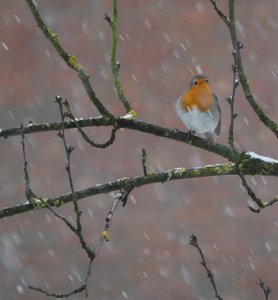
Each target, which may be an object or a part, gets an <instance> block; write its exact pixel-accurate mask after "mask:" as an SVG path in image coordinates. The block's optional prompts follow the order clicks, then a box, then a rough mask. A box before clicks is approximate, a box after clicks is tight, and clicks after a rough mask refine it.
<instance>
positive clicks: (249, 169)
mask: <svg viewBox="0 0 278 300" xmlns="http://www.w3.org/2000/svg"><path fill="white" fill-rule="evenodd" d="M239 170H240V172H241V173H242V174H244V175H270V176H278V161H277V162H266V161H264V160H261V159H258V158H253V157H252V156H251V155H250V154H248V153H246V154H245V155H244V156H243V158H242V161H241V163H240V164H239V165H238V166H236V164H234V163H226V164H216V165H208V166H204V167H199V168H193V169H186V168H173V169H170V170H168V171H164V172H161V173H148V174H147V175H146V176H135V177H129V178H128V177H124V178H121V179H118V180H115V181H111V182H109V183H105V184H98V185H96V186H92V187H89V188H86V189H83V190H80V191H76V192H75V195H76V197H77V199H78V200H80V199H83V198H87V197H90V196H93V195H98V194H106V193H109V192H112V191H116V190H121V189H122V188H123V187H125V186H132V187H142V186H144V185H147V184H153V183H157V182H162V183H163V182H165V181H173V180H178V179H187V178H199V177H210V176H224V175H238V171H239ZM44 199H45V200H46V201H47V203H48V204H49V205H51V206H60V205H62V204H65V203H68V202H71V201H73V199H72V194H71V193H67V194H63V195H61V196H57V197H54V198H50V199H47V198H44ZM276 202H277V201H273V202H272V203H271V204H269V205H268V206H270V205H273V204H274V203H276ZM44 207H45V206H44V205H41V206H40V207H38V208H44ZM38 208H36V209H38ZM31 210H34V207H33V206H32V205H31V204H29V203H24V204H22V205H17V206H15V207H9V208H3V209H2V210H0V218H4V217H9V216H14V215H17V214H20V213H24V212H27V211H31Z"/></svg>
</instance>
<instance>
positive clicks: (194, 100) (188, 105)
mask: <svg viewBox="0 0 278 300" xmlns="http://www.w3.org/2000/svg"><path fill="white" fill-rule="evenodd" d="M212 100H213V96H212V92H211V89H210V87H209V86H208V85H207V84H206V83H202V84H200V85H198V86H192V87H191V88H190V89H189V90H188V91H187V92H186V93H184V95H183V96H182V109H183V110H184V111H190V110H191V109H193V108H194V107H196V108H198V109H199V110H200V111H202V112H205V111H208V110H210V107H211V104H212Z"/></svg>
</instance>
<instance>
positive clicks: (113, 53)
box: [104, 0, 132, 113]
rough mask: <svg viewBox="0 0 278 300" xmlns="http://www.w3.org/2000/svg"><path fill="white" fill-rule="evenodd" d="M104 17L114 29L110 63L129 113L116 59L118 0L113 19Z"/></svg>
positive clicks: (114, 0)
mask: <svg viewBox="0 0 278 300" xmlns="http://www.w3.org/2000/svg"><path fill="white" fill-rule="evenodd" d="M104 19H105V20H106V21H107V23H108V24H109V26H110V27H111V31H112V47H111V57H110V64H111V69H112V74H113V79H114V85H115V89H116V91H117V94H118V97H119V100H120V101H121V102H122V103H123V105H124V107H125V109H126V111H127V113H130V111H132V109H131V107H130V104H129V102H128V101H127V99H126V97H125V95H124V91H123V88H122V85H121V82H120V78H119V71H120V67H121V65H120V62H118V61H117V59H116V51H117V45H118V7H117V0H113V12H112V19H111V18H110V17H109V16H108V14H105V16H104Z"/></svg>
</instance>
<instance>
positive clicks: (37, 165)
mask: <svg viewBox="0 0 278 300" xmlns="http://www.w3.org/2000/svg"><path fill="white" fill-rule="evenodd" d="M36 2H37V4H38V7H39V10H40V12H41V14H42V17H43V18H44V19H45V20H46V22H47V24H48V25H49V26H50V27H51V28H52V30H53V31H54V32H56V33H57V34H58V35H59V38H60V40H61V43H62V44H63V46H64V48H65V49H66V50H67V51H68V52H69V53H70V54H74V55H76V56H77V58H78V60H79V62H80V63H81V64H82V65H83V67H84V69H85V70H86V72H87V73H88V74H90V76H91V82H92V85H93V88H94V90H95V92H96V94H97V96H98V97H99V98H100V99H101V100H102V101H103V104H104V105H106V107H107V108H109V109H110V110H111V112H113V113H115V114H116V115H123V114H124V113H125V111H124V109H123V106H122V105H121V103H120V102H119V101H118V99H117V96H116V94H115V91H114V88H113V81H112V77H111V69H110V62H109V56H110V55H109V53H110V46H111V32H110V28H109V26H108V25H107V23H106V22H105V20H104V19H103V16H104V14H105V13H110V12H111V8H112V0H111V1H110V0H101V1H98V0H97V1H92V0H81V1H74V0H59V1H54V0H48V1H41V0H37V1H36ZM218 2H219V5H220V7H221V8H222V9H223V10H224V11H225V12H227V3H226V2H227V1H218ZM0 7H1V9H0V61H1V69H0V104H1V109H0V128H10V127H17V126H19V124H21V123H23V124H25V125H27V124H28V122H29V121H33V122H53V121H59V111H58V107H57V105H56V104H55V103H54V100H55V96H57V95H61V96H62V97H64V98H67V99H68V101H69V102H70V104H71V108H72V110H73V112H74V113H75V115H76V117H91V116H97V115H98V113H97V111H96V109H95V108H94V107H93V105H92V103H90V101H89V100H88V97H87V96H86V94H85V92H84V89H83V86H82V85H81V83H80V81H79V79H78V77H77V76H76V74H75V73H74V72H73V71H72V70H71V69H69V68H68V67H67V66H66V65H65V63H64V62H63V61H62V60H61V58H60V57H58V55H57V53H56V52H55V51H54V49H53V47H52V46H51V44H50V43H49V42H48V41H47V40H46V39H45V37H44V36H43V34H42V33H41V31H40V30H39V28H38V27H37V25H36V23H35V21H34V19H33V17H32V15H31V13H30V12H29V9H28V7H27V5H26V4H25V2H24V1H17V0H11V1H1V3H0ZM118 8H119V46H118V59H119V61H120V62H121V82H122V85H123V88H124V91H125V94H126V97H127V98H128V100H129V102H130V104H131V105H132V107H133V108H134V109H135V111H136V112H137V114H138V119H141V120H145V121H148V122H152V123H154V124H158V125H161V126H165V127H169V128H178V129H180V130H186V129H185V127H184V126H183V124H182V122H181V121H180V120H179V119H178V117H177V116H176V112H175V103H176V99H177V98H178V96H179V95H180V93H181V92H182V91H183V90H184V88H185V87H186V86H187V85H188V82H189V81H190V79H191V77H192V75H194V74H196V73H200V72H202V73H204V74H206V75H207V76H208V77H209V79H210V84H211V86H212V88H213V91H214V92H215V93H216V94H217V95H218V98H219V99H220V104H221V109H222V113H223V122H222V123H223V127H222V132H221V136H220V138H218V139H217V141H218V142H219V143H222V144H225V145H227V135H228V127H229V122H230V120H229V106H228V104H227V103H226V100H225V97H227V96H229V95H230V94H231V90H232V72H231V65H232V56H231V43H230V40H229V36H228V31H227V29H226V27H225V26H224V24H223V22H222V21H221V20H220V19H219V17H218V16H217V15H216V13H215V11H214V10H213V9H212V7H211V4H210V3H209V1H208V0H194V1H189V0H187V1H182V0H171V1H170V0H155V1H151V0H133V1H128V0H119V1H118ZM236 17H237V29H238V37H239V39H240V41H241V42H242V43H243V44H244V45H245V47H244V49H243V50H242V57H243V63H244V67H245V70H246V73H247V75H248V79H249V82H250V85H251V88H252V91H253V93H254V96H255V98H256V100H257V101H258V103H259V104H260V105H261V106H262V107H263V109H264V110H265V112H266V113H267V114H268V115H269V116H270V117H271V118H272V119H274V120H276V119H277V115H278V108H277V105H276V103H277V89H278V87H277V83H278V82H277V75H278V63H277V58H278V56H277V53H278V52H277V50H278V2H277V1H276V0H268V1H260V0H246V1H238V2H236ZM235 109H236V112H237V113H238V117H237V119H236V124H235V141H236V146H237V149H239V150H246V151H255V152H257V153H259V154H262V155H266V156H271V157H273V158H278V157H277V152H276V150H275V149H276V144H275V142H276V140H275V137H274V135H273V134H272V133H271V132H270V131H269V130H267V129H266V128H265V127H264V126H263V125H262V124H261V123H260V122H259V121H258V118H257V116H256V115H255V114H254V112H253V111H252V109H251V108H250V107H249V105H248V103H247V102H246V100H245V98H244V97H243V95H242V92H241V90H240V87H239V89H238V91H237V97H236V107H235ZM87 133H88V134H90V136H91V137H93V138H94V139H95V141H98V142H103V141H105V140H106V139H107V137H108V136H109V130H108V129H107V128H105V129H102V128H90V129H87ZM67 137H68V141H69V143H70V144H71V145H72V146H75V147H76V150H75V151H74V153H73V155H72V164H73V177H74V185H75V189H76V190H79V189H83V188H86V187H89V186H94V185H96V184H99V183H105V182H108V181H111V180H116V179H118V178H121V177H125V176H135V175H141V174H142V166H141V157H140V155H141V150H142V148H145V149H146V152H147V155H148V158H147V166H148V169H149V170H150V171H152V172H159V171H162V170H167V169H170V168H173V167H186V168H192V167H197V166H203V165H206V164H214V163H224V162H226V160H225V159H223V158H221V157H218V156H216V155H214V154H211V153H207V152H205V151H203V150H200V149H197V148H194V147H191V146H189V145H186V144H183V143H178V142H174V141H170V140H166V139H162V138H158V137H154V136H151V135H147V134H143V133H140V132H135V131H129V130H127V129H125V130H121V131H119V132H118V135H117V139H116V141H115V143H114V144H113V146H111V147H109V148H107V149H105V150H99V149H95V148H91V147H90V146H88V145H87V144H86V143H85V142H84V141H82V139H81V138H80V136H79V135H78V134H77V133H76V132H75V131H74V130H72V131H67ZM26 151H27V159H28V167H29V173H30V177H31V184H32V188H33V191H34V192H35V193H36V194H38V195H41V196H44V197H52V196H56V195H60V194H62V193H65V192H69V184H68V180H67V176H66V173H65V164H66V158H65V153H64V150H63V146H62V143H61V141H60V140H59V139H58V138H57V136H56V132H49V133H37V134H33V135H28V136H26ZM22 166H23V161H22V152H21V145H20V138H19V137H10V138H8V139H1V140H0V199H1V208H3V207H7V206H9V207H11V206H15V205H17V204H20V203H23V202H25V201H26V198H25V193H24V177H23V170H22ZM248 182H249V183H250V186H251V187H252V188H253V189H254V190H255V191H256V193H257V195H258V197H261V199H262V200H270V199H272V198H273V197H274V196H275V195H276V194H277V182H276V181H275V180H274V179H272V178H267V177H262V176H255V177H252V178H251V177H249V178H248ZM112 199H113V194H107V195H100V196H95V197H91V198H88V199H84V200H82V201H81V202H80V205H81V208H82V210H83V212H84V213H83V219H82V220H83V226H84V232H85V236H86V238H87V239H88V241H89V243H90V244H91V245H95V243H96V241H97V239H98V238H99V236H100V234H101V231H102V230H103V226H104V224H105V217H106V214H107V212H108V210H109V207H110V205H111V203H112ZM249 204H250V199H249V198H248V196H247V193H246V192H245V191H244V190H243V189H242V187H241V185H240V180H239V178H238V177H236V176H235V177H231V176H230V177H215V178H202V179H194V180H179V181H176V182H167V183H164V184H155V185H149V186H145V187H143V188H140V189H137V190H135V191H133V192H132V195H131V197H130V199H129V201H128V203H127V206H126V207H124V208H122V207H119V209H118V210H117V211H116V213H115V215H114V219H113V223H112V228H111V233H110V241H109V242H108V243H105V244H104V246H103V247H102V249H101V251H100V253H99V254H98V256H97V258H96V260H95V262H94V265H93V275H92V277H91V278H90V281H89V299H101V300H106V299H136V300H137V299H138V300H139V299H146V300H150V299H154V298H155V297H158V298H159V299H161V300H166V299H167V300H169V299H212V298H213V297H214V293H213V290H212V287H211V286H210V285H209V282H208V279H207V278H206V274H205V272H204V270H203V269H202V267H201V265H200V264H199V261H200V257H199V255H198V253H197V252H196V249H194V248H193V247H192V246H189V245H188V242H189V237H190V234H191V233H193V232H194V233H196V234H197V235H198V237H199V242H200V245H201V247H202V249H203V251H204V254H205V256H206V257H207V261H208V264H209V266H210V268H211V269H212V271H213V272H214V273H215V280H216V282H217V286H218V288H219V292H220V294H221V296H222V297H223V298H224V299H225V300H232V299H255V300H256V299H263V293H262V291H261V290H260V288H259V287H258V285H257V284H256V282H257V280H258V278H262V279H264V280H265V281H266V282H267V283H268V284H269V285H270V286H271V287H272V288H273V294H274V295H273V299H275V298H277V297H278V296H277V295H278V290H277V275H278V259H277V253H278V241H277V232H278V227H277V226H278V217H277V211H278V206H275V205H274V206H272V207H270V208H267V209H266V210H264V211H263V212H262V213H260V214H259V215H256V214H254V213H252V212H250V211H249V209H248V208H247V206H248V205H249ZM59 213H61V214H63V215H64V216H67V217H73V216H74V214H73V207H72V205H71V204H67V205H65V206H63V207H62V208H60V209H59ZM87 263H88V262H87V259H86V256H85V255H84V253H83V252H82V251H81V249H80V245H79V243H78V241H77V239H76V238H75V236H73V234H72V233H71V232H70V231H69V230H68V228H67V227H66V226H65V225H64V224H63V223H61V222H60V221H59V220H57V219H56V218H54V216H53V214H52V213H51V212H50V211H48V210H47V209H44V210H40V211H34V212H32V213H25V214H21V215H17V216H14V217H9V218H6V219H2V220H1V221H0V274H1V275H0V278H1V280H0V289H1V294H0V299H1V300H2V299H17V300H23V299H29V300H33V299H46V297H45V296H43V295H42V294H38V293H37V292H34V291H30V290H29V289H28V287H27V286H28V284H30V285H34V286H37V287H42V288H44V289H47V290H49V291H50V292H67V291H70V290H72V289H74V288H76V287H78V286H79V285H80V280H82V279H84V275H85V273H86V270H87ZM83 298H84V295H83V294H80V295H75V296H72V297H71V299H83Z"/></svg>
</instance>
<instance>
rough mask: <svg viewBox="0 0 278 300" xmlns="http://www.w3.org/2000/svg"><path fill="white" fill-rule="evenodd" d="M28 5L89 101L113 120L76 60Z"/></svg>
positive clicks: (32, 7)
mask: <svg viewBox="0 0 278 300" xmlns="http://www.w3.org/2000/svg"><path fill="white" fill-rule="evenodd" d="M25 1H26V4H27V5H28V7H29V9H30V11H31V13H32V15H33V17H34V18H35V20H36V22H37V24H38V26H39V28H40V29H41V31H42V32H43V33H44V35H45V37H46V38H47V39H48V40H49V41H50V43H51V44H52V45H53V47H54V48H55V49H56V51H57V53H58V54H59V55H60V57H61V58H62V59H63V60H64V61H65V63H66V64H67V65H68V66H69V67H70V68H72V69H73V70H74V71H75V72H76V73H77V75H78V77H79V78H80V80H81V82H82V84H83V86H84V88H85V90H86V93H87V95H88V96H89V99H90V100H91V101H92V102H93V103H94V105H95V106H96V108H97V109H98V111H99V112H100V113H101V114H102V115H103V116H105V117H107V118H113V115H112V114H111V113H110V112H109V111H108V110H107V109H106V108H105V107H104V105H103V104H102V103H101V101H100V100H99V99H98V98H97V96H96V95H95V92H94V90H93V88H92V86H91V83H90V80H89V75H87V74H86V73H85V71H84V70H83V68H82V66H81V65H80V63H79V62H78V61H77V58H76V57H75V56H74V55H70V54H68V53H67V52H66V51H65V50H64V48H63V47H62V45H61V43H60V41H59V37H58V35H57V34H56V33H54V32H52V30H51V29H50V27H49V26H47V25H46V23H45V22H44V20H43V19H42V17H41V15H40V12H39V11H38V9H37V6H36V4H35V3H34V2H33V0H25Z"/></svg>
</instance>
